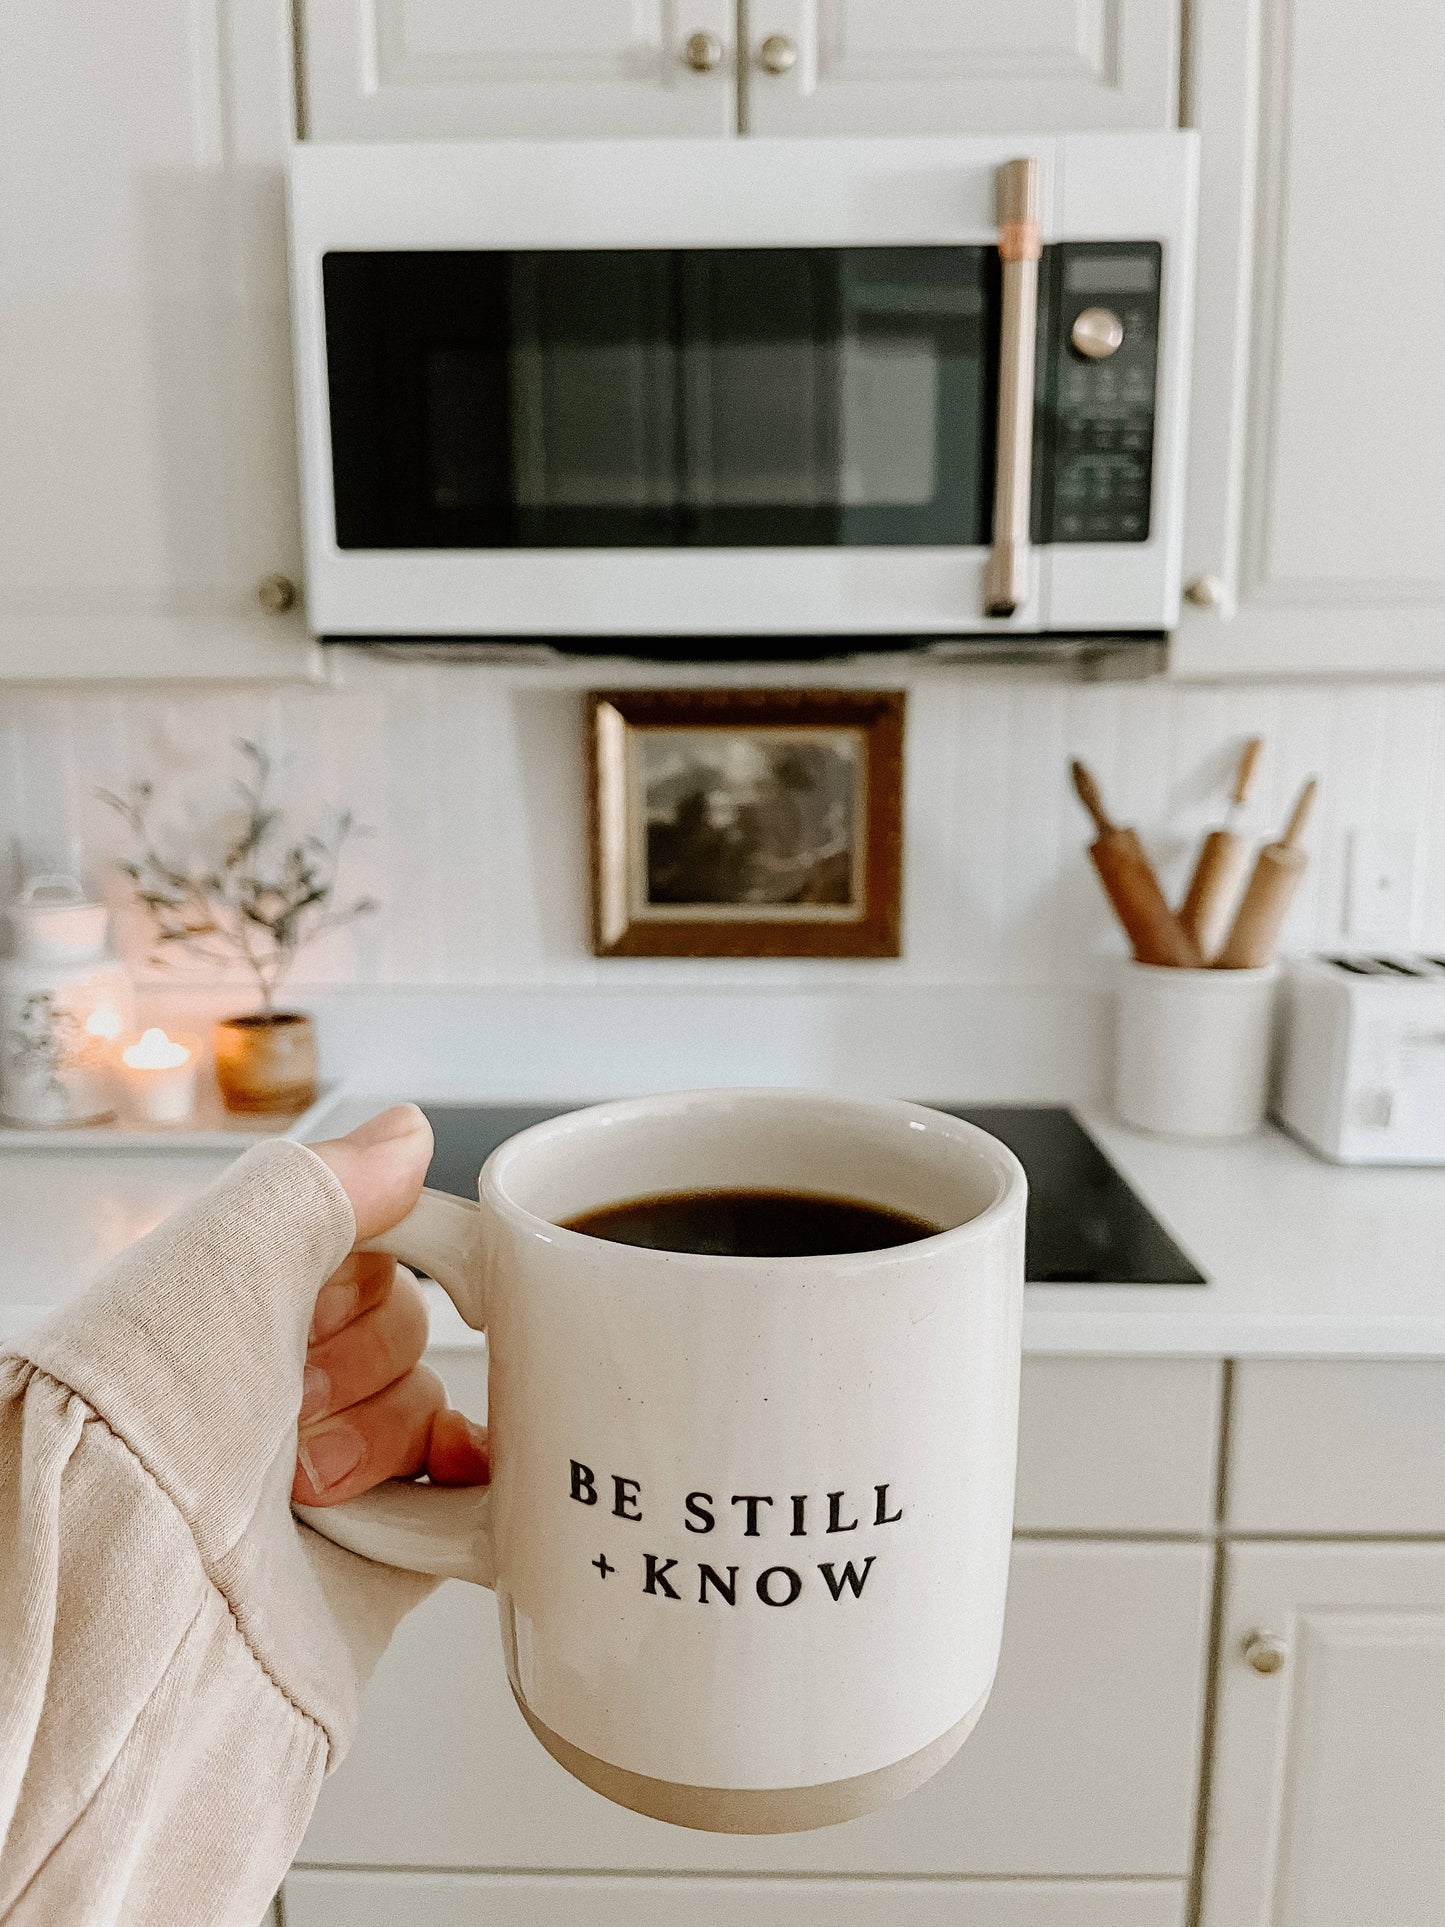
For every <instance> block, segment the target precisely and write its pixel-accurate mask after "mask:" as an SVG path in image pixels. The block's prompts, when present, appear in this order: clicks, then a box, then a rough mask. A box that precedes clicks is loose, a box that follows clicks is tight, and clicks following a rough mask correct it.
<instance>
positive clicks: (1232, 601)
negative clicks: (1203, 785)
mask: <svg viewBox="0 0 1445 1927" xmlns="http://www.w3.org/2000/svg"><path fill="white" fill-rule="evenodd" d="M1193 19H1194V31H1195V45H1194V48H1193V55H1194V58H1193V60H1192V63H1191V70H1192V75H1193V111H1192V113H1191V115H1190V118H1191V119H1193V121H1194V122H1195V124H1196V125H1198V127H1199V128H1200V130H1201V134H1202V151H1201V175H1200V228H1199V273H1198V284H1199V290H1200V293H1199V304H1198V315H1197V320H1196V326H1195V363H1194V370H1195V372H1194V393H1195V401H1194V410H1193V420H1192V424H1191V471H1190V483H1189V511H1188V521H1187V524H1186V533H1185V580H1186V584H1191V585H1192V586H1191V588H1190V589H1189V590H1187V591H1186V592H1187V593H1191V594H1192V595H1193V596H1194V597H1195V598H1198V602H1197V604H1196V606H1194V607H1192V608H1189V609H1188V610H1187V611H1186V614H1185V616H1184V619H1183V621H1182V623H1181V627H1180V630H1179V633H1178V635H1177V636H1176V638H1175V646H1174V654H1173V662H1174V667H1175V669H1176V671H1177V672H1182V673H1184V674H1188V675H1211V674H1228V675H1241V674H1242V675H1253V674H1258V675H1268V674H1274V673H1278V672H1286V673H1288V672H1314V673H1329V672H1335V671H1358V672H1362V673H1370V672H1404V671H1410V670H1434V671H1438V670H1440V669H1442V668H1445V360H1442V356H1441V333H1440V318H1441V315H1442V313H1445V248H1442V247H1441V246H1440V240H1439V237H1440V234H1441V231H1442V228H1445V113H1442V112H1441V90H1442V82H1445V8H1441V7H1438V6H1422V5H1421V4H1420V3H1419V0H1375V4H1374V5H1371V6H1368V7H1351V6H1341V5H1340V4H1339V0H1197V4H1196V5H1195V8H1194V11H1193ZM1200 605H1202V606H1200Z"/></svg>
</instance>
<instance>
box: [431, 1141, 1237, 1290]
mask: <svg viewBox="0 0 1445 1927" xmlns="http://www.w3.org/2000/svg"><path fill="white" fill-rule="evenodd" d="M422 1108H423V1109H424V1110H425V1112H426V1114H427V1116H428V1118H429V1119H430V1120H431V1127H432V1130H433V1131H434V1132H435V1134H436V1155H435V1157H433V1159H432V1164H431V1170H430V1171H429V1172H428V1173H427V1183H428V1184H430V1185H432V1186H434V1187H435V1188H436V1189H437V1190H439V1191H451V1192H453V1193H454V1194H455V1195H456V1196H457V1197H459V1198H471V1197H475V1196H476V1190H477V1172H478V1170H479V1169H480V1168H481V1165H482V1163H483V1162H484V1160H485V1159H486V1158H487V1156H488V1155H489V1153H490V1152H492V1151H493V1150H495V1148H496V1147H497V1145H499V1144H501V1143H502V1142H503V1140H504V1139H506V1138H509V1137H511V1136H512V1135H513V1134H514V1133H515V1132H517V1131H521V1130H525V1129H526V1127H527V1125H529V1124H540V1123H541V1121H542V1119H543V1118H547V1117H556V1116H558V1115H559V1114H560V1113H561V1112H562V1111H565V1110H570V1109H572V1108H574V1107H573V1106H571V1105H567V1104H542V1105H523V1104H506V1105H501V1104H499V1105H487V1104H426V1105H423V1107H422ZM934 1108H935V1109H936V1110H940V1111H948V1112H949V1113H950V1114H951V1115H952V1116H954V1117H962V1118H967V1119H968V1120H969V1122H970V1123H973V1124H978V1125H981V1126H982V1127H983V1129H984V1130H985V1131H991V1132H992V1133H993V1135H994V1136H995V1137H997V1138H1001V1139H1002V1140H1003V1142H1004V1143H1005V1144H1007V1145H1008V1146H1009V1148H1010V1149H1011V1150H1012V1151H1013V1152H1014V1153H1015V1154H1016V1155H1017V1157H1018V1159H1019V1162H1020V1163H1021V1164H1022V1165H1023V1167H1024V1169H1025V1171H1027V1172H1028V1178H1029V1212H1028V1237H1027V1247H1026V1255H1025V1272H1026V1275H1027V1277H1028V1280H1029V1282H1030V1283H1031V1284H1035V1285H1202V1284H1203V1283H1204V1282H1205V1280H1204V1277H1203V1275H1202V1274H1201V1273H1200V1272H1199V1271H1197V1270H1196V1269H1195V1267H1194V1266H1193V1265H1192V1264H1191V1263H1190V1262H1189V1260H1188V1258H1186V1257H1185V1255H1184V1253H1183V1252H1182V1251H1181V1250H1180V1249H1179V1247H1178V1245H1177V1244H1175V1242H1174V1240H1173V1239H1172V1238H1171V1237H1170V1236H1169V1234H1168V1232H1167V1231H1165V1229H1164V1227H1163V1226H1162V1225H1161V1224H1160V1223H1159V1222H1158V1221H1157V1219H1155V1218H1154V1217H1152V1216H1151V1215H1150V1213H1149V1211H1148V1210H1147V1209H1146V1208H1145V1206H1144V1204H1143V1203H1142V1202H1141V1201H1140V1199H1139V1198H1138V1197H1137V1196H1136V1195H1135V1193H1134V1192H1133V1191H1131V1190H1130V1188H1129V1186H1128V1185H1127V1184H1126V1183H1125V1182H1124V1180H1123V1178H1121V1177H1120V1175H1119V1173H1118V1172H1117V1171H1116V1170H1115V1169H1114V1167H1113V1165H1112V1164H1110V1162H1109V1160H1108V1159H1107V1158H1106V1157H1105V1156H1104V1153H1103V1152H1102V1151H1101V1150H1100V1149H1099V1147H1098V1145H1097V1144H1095V1142H1094V1140H1093V1139H1092V1138H1091V1137H1090V1136H1089V1134H1088V1132H1087V1131H1086V1130H1085V1129H1084V1128H1083V1126H1082V1125H1081V1124H1080V1123H1079V1121H1078V1119H1077V1118H1076V1117H1075V1116H1074V1114H1073V1112H1072V1111H1069V1110H1066V1109H1065V1108H1064V1107H1063V1106H1062V1105H1058V1104H970V1105H954V1104H938V1105H935V1106H934Z"/></svg>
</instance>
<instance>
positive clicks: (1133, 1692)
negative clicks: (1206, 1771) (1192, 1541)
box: [298, 1542, 1212, 1877]
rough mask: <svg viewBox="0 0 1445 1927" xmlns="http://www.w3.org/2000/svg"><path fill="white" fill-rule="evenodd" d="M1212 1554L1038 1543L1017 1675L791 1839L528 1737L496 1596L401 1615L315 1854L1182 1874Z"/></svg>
mask: <svg viewBox="0 0 1445 1927" xmlns="http://www.w3.org/2000/svg"><path fill="white" fill-rule="evenodd" d="M1211 1572H1212V1553H1211V1551H1210V1549H1209V1548H1208V1547H1205V1546H1196V1545H1170V1546H1160V1545H1155V1546H1146V1545H1133V1544H1131V1545H1109V1544H1106V1543H1095V1544H1088V1545H1080V1544H1069V1543H1067V1542H1051V1543H1047V1544H1044V1543H1034V1544H1025V1543H1021V1544H1019V1545H1018V1546H1017V1547H1016V1548H1015V1554H1014V1566H1013V1577H1012V1583H1011V1590H1010V1597H1009V1610H1008V1621H1007V1626H1006V1629H1005V1633H1004V1651H1003V1659H1002V1662H1001V1665H1000V1670H999V1677H998V1683H997V1685H996V1687H995V1689H994V1693H993V1697H992V1699H991V1701H990V1703H989V1706H988V1708H987V1710H986V1712H985V1713H984V1716H983V1719H982V1720H981V1721H980V1723H979V1727H978V1730H977V1732H976V1733H975V1734H974V1736H973V1737H972V1738H971V1739H970V1740H969V1741H968V1743H967V1745H965V1747H964V1748H963V1750H962V1752H961V1753H960V1754H959V1755H958V1756H957V1758H956V1759H955V1760H954V1761H953V1762H952V1763H951V1764H950V1765H949V1766H948V1767H947V1768H946V1769H945V1770H944V1771H943V1772H942V1773H940V1774H939V1775H938V1776H937V1778H936V1779H934V1780H932V1781H931V1782H930V1783H929V1784H928V1785H927V1786H925V1787H923V1788H921V1789H920V1790H919V1791H918V1792H917V1793H915V1794H914V1795H913V1796H912V1797H911V1798H910V1799H907V1800H904V1801H902V1802H900V1803H899V1804H898V1805H897V1806H894V1807H891V1808H888V1809H886V1810H885V1811H883V1812H881V1813H876V1814H870V1815H869V1816H867V1817H866V1818H865V1819H862V1820H855V1821H852V1822H850V1823H848V1824H847V1825H844V1826H839V1827H829V1828H824V1829H822V1830H820V1831H819V1832H816V1833H809V1834H797V1835H792V1836H779V1837H759V1838H752V1839H748V1838H728V1837H724V1836H714V1835H707V1834H700V1833H689V1832H686V1831H684V1830H683V1829H680V1828H676V1827H668V1826H664V1825H662V1824H661V1823H659V1822H657V1821H654V1820H648V1819H645V1818H643V1817H642V1816H641V1815H639V1814H634V1813H629V1812H626V1811H624V1810H623V1809H621V1808H619V1807H614V1806H612V1805H610V1804H609V1803H608V1802H607V1801H605V1800H603V1799H601V1798H600V1796H598V1795H597V1794H594V1793H591V1792H589V1791H588V1790H587V1789H586V1788H584V1787H582V1786H580V1785H578V1783H577V1782H576V1781H574V1780H572V1779H571V1778H570V1777H569V1776H568V1775H567V1774H566V1773H565V1772H564V1771H563V1770H562V1768H561V1767H560V1766H558V1765H557V1764H556V1762H555V1761H554V1760H552V1759H551V1758H550V1756H549V1755H547V1754H546V1753H544V1752H543V1751H542V1749H541V1748H540V1747H539V1746H538V1745H537V1744H536V1742H535V1741H534V1740H533V1739H532V1738H531V1736H530V1734H529V1733H528V1732H527V1731H526V1729H525V1727H524V1726H523V1724H522V1721H521V1718H520V1716H519V1715H518V1713H517V1711H516V1708H515V1707H514V1706H513V1704H512V1701H511V1695H510V1693H509V1690H508V1688H507V1684H506V1680H505V1676H504V1673H503V1669H502V1662H501V1657H500V1653H499V1650H498V1637H497V1627H496V1614H495V1610H494V1607H493V1605H492V1601H491V1600H490V1598H488V1597H487V1596H486V1595H484V1594H481V1593H479V1592H476V1591H475V1590H472V1589H470V1588H467V1587H464V1586H460V1585H450V1586H446V1587H443V1588H442V1590H441V1591H439V1592H438V1593H436V1594H434V1595H433V1597H432V1598H431V1599H429V1600H427V1601H426V1602H425V1604H424V1605H423V1606H421V1607H420V1608H419V1609H418V1610H417V1611H416V1612H415V1613H413V1614H412V1615H411V1617H410V1619H409V1620H407V1621H406V1622H405V1623H404V1624H403V1625H402V1627H401V1629H400V1630H399V1632H398V1634H397V1637H396V1639H395V1641H394V1642H393V1644H392V1648H391V1651H390V1652H389V1653H388V1654H387V1656H386V1658H385V1659H384V1660H383V1662H382V1664H381V1666H380V1668H379V1669H378V1671H377V1675H376V1677H375V1679H374V1680H373V1682H372V1685H371V1688H370V1690H369V1694H368V1699H367V1707H366V1715H365V1718H364V1720H363V1722H362V1730H361V1732H360V1734H359V1735H358V1737H357V1740H356V1744H355V1746H354V1748H353V1750H352V1753H351V1756H350V1758H349V1759H347V1760H346V1761H345V1762H343V1764H342V1765H341V1767H340V1768H339V1769H338V1770H337V1772H336V1773H335V1774H334V1775H333V1776H332V1777H331V1779H329V1780H328V1782H327V1784H326V1787H325V1789H324V1791H323V1793H322V1797H321V1803H320V1805H319V1806H318V1808H317V1811H316V1816H315V1818H314V1820H313V1821H312V1825H311V1828H310V1830H309V1832H308V1834H307V1836H306V1840H305V1842H304V1843H303V1846H302V1850H301V1853H300V1855H299V1856H298V1857H299V1860H300V1861H301V1863H302V1864H305V1863H308V1862H310V1863H321V1864H323V1865H332V1866H335V1865H342V1866H344V1865H348V1864H350V1865H366V1864H370V1865H378V1864H380V1865H383V1866H421V1867H472V1868H482V1867H501V1868H505V1867H530V1868H537V1869H546V1868H564V1867H586V1868H595V1869H599V1870H601V1869H608V1868H616V1869H638V1868H654V1869H659V1870H665V1869H674V1870H677V1869H689V1868H692V1869H711V1870H716V1871H720V1872H752V1871H756V1872H766V1871H769V1870H778V1871H784V1870H786V1871H797V1872H808V1871H820V1872H853V1873H894V1872H897V1873H925V1874H926V1873H960V1874H968V1873H979V1874H1037V1875H1051V1874H1072V1875H1085V1874H1098V1875H1127V1874H1132V1875H1144V1876H1156V1877H1172V1876H1180V1875H1183V1874H1185V1873H1187V1872H1188V1870H1189V1865H1190V1860H1191V1854H1192V1845H1193V1831H1194V1797H1195V1783H1196V1770H1197V1755H1198V1749H1199V1731H1200V1706H1201V1700H1202V1686H1203V1672H1204V1655H1205V1622H1206V1617H1207V1612H1208V1598H1209V1589H1210V1577H1211Z"/></svg>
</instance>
